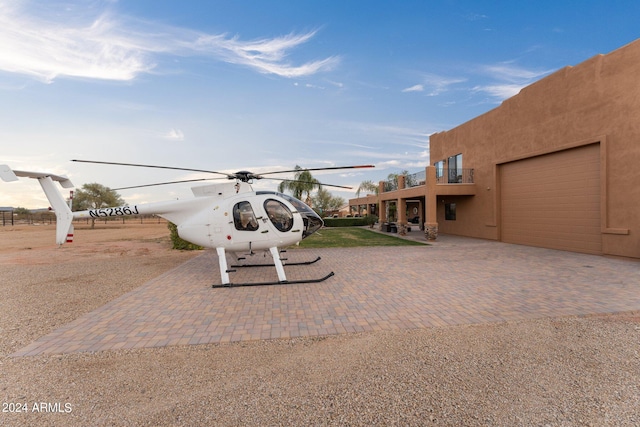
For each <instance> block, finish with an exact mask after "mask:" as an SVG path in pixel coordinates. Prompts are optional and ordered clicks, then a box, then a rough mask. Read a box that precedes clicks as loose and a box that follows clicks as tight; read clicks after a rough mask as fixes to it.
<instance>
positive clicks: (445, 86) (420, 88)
mask: <svg viewBox="0 0 640 427" xmlns="http://www.w3.org/2000/svg"><path fill="white" fill-rule="evenodd" d="M466 80H467V79H466V78H464V77H447V76H440V75H437V74H430V73H424V74H422V76H421V78H420V81H421V82H420V83H418V84H415V85H413V86H411V87H408V88H405V89H402V92H404V93H406V92H426V93H427V95H428V96H437V95H440V94H441V93H444V92H446V91H448V90H450V88H451V86H453V85H456V84H459V83H464V82H465V81H466Z"/></svg>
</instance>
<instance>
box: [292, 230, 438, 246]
mask: <svg viewBox="0 0 640 427" xmlns="http://www.w3.org/2000/svg"><path fill="white" fill-rule="evenodd" d="M426 244H427V243H420V242H415V241H413V240H406V239H401V238H399V237H395V236H389V235H386V234H381V233H376V232H375V231H372V230H369V229H366V228H359V227H335V228H323V229H321V230H320V231H318V232H316V233H314V234H312V235H311V236H309V237H307V238H306V239H304V240H303V241H302V242H300V247H301V248H351V247H356V246H420V245H426Z"/></svg>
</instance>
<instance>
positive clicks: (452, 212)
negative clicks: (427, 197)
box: [444, 203, 456, 221]
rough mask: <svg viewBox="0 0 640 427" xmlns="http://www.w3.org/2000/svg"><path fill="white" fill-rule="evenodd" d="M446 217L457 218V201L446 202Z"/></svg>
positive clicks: (448, 218)
mask: <svg viewBox="0 0 640 427" xmlns="http://www.w3.org/2000/svg"><path fill="white" fill-rule="evenodd" d="M444 219H446V220H447V221H455V220H456V204H455V203H445V205H444Z"/></svg>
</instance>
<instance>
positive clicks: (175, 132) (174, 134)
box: [162, 129, 184, 141]
mask: <svg viewBox="0 0 640 427" xmlns="http://www.w3.org/2000/svg"><path fill="white" fill-rule="evenodd" d="M162 137H163V138H164V139H168V140H170V141H184V133H183V132H182V131H181V130H180V129H171V130H170V131H169V132H167V133H165V134H164V135H162Z"/></svg>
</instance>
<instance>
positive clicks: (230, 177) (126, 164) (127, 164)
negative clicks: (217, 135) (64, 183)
mask: <svg viewBox="0 0 640 427" xmlns="http://www.w3.org/2000/svg"><path fill="white" fill-rule="evenodd" d="M71 161H72V162H78V163H95V164H101V165H115V166H134V167H142V168H155V169H170V170H177V171H187V172H204V173H215V174H218V175H224V176H226V177H227V178H229V179H234V178H235V176H234V175H230V174H228V173H224V172H216V171H209V170H203V169H189V168H176V167H173V166H157V165H142V164H136V163H118V162H102V161H97V160H71Z"/></svg>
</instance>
